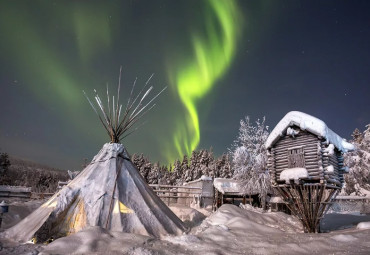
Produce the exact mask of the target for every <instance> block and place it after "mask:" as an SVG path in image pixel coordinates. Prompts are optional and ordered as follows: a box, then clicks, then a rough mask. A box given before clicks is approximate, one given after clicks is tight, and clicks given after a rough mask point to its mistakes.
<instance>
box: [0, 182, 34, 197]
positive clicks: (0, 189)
mask: <svg viewBox="0 0 370 255" xmlns="http://www.w3.org/2000/svg"><path fill="white" fill-rule="evenodd" d="M31 193H32V192H31V188H30V187H23V186H4V185H1V186H0V198H19V199H30V198H31Z"/></svg>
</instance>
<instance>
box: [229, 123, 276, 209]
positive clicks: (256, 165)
mask: <svg viewBox="0 0 370 255" xmlns="http://www.w3.org/2000/svg"><path fill="white" fill-rule="evenodd" d="M268 135H269V133H268V126H266V125H265V118H263V119H262V120H259V119H258V120H257V121H256V122H255V124H254V125H253V123H251V122H250V119H249V117H248V116H247V117H246V118H245V119H244V120H240V128H239V134H238V136H237V138H236V140H235V141H234V143H233V145H232V148H231V149H230V154H231V157H232V167H233V170H234V176H233V177H234V178H235V179H238V180H241V181H244V182H245V191H246V192H247V193H250V194H253V193H256V192H257V193H258V194H259V196H260V198H261V201H262V204H263V205H264V204H265V199H266V196H267V194H268V193H269V192H270V190H271V183H270V176H269V173H268V170H267V151H266V148H265V142H266V139H267V137H268Z"/></svg>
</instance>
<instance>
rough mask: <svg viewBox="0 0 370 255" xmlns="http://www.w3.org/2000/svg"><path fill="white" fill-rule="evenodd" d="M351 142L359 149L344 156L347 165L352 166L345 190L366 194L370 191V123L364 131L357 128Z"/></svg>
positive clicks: (346, 178)
mask: <svg viewBox="0 0 370 255" xmlns="http://www.w3.org/2000/svg"><path fill="white" fill-rule="evenodd" d="M351 142H352V143H353V144H354V145H355V146H356V148H357V150H356V151H353V152H350V153H347V154H345V156H344V161H345V165H347V166H348V167H349V168H350V171H349V174H347V175H345V182H346V185H345V192H346V193H347V194H351V193H355V194H356V195H366V194H365V193H369V192H367V191H370V124H368V125H366V130H365V131H364V132H363V133H361V132H360V131H359V130H358V129H357V128H356V129H355V131H354V132H353V134H352V141H351Z"/></svg>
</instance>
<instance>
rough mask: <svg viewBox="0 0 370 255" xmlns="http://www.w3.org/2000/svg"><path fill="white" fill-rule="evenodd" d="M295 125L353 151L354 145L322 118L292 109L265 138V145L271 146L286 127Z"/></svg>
mask: <svg viewBox="0 0 370 255" xmlns="http://www.w3.org/2000/svg"><path fill="white" fill-rule="evenodd" d="M293 125H296V126H298V127H299V128H300V129H302V130H306V131H308V132H310V133H312V134H315V135H317V136H321V137H323V138H325V139H326V141H327V142H328V143H331V144H333V145H334V146H335V147H336V148H337V149H338V150H340V151H343V152H347V151H353V150H354V149H355V146H354V145H353V144H351V143H349V142H347V141H346V140H345V139H343V138H341V137H340V136H339V135H337V134H336V133H334V132H333V131H332V130H331V129H330V128H328V126H327V125H326V124H325V122H323V121H322V120H320V119H318V118H315V117H313V116H311V115H308V114H306V113H303V112H298V111H292V112H288V113H287V114H286V115H285V116H284V118H282V119H281V120H280V122H279V123H278V124H277V125H276V127H275V128H274V129H273V130H272V132H271V134H270V135H269V137H268V138H267V140H266V143H265V146H266V148H267V149H269V148H271V147H272V146H273V145H274V144H275V143H276V142H277V141H278V140H279V139H280V137H282V136H283V135H284V134H285V132H286V130H287V129H288V127H290V126H293Z"/></svg>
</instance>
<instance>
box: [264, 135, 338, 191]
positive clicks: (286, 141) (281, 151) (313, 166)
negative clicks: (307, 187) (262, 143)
mask: <svg viewBox="0 0 370 255" xmlns="http://www.w3.org/2000/svg"><path fill="white" fill-rule="evenodd" d="M327 147H328V144H327V143H326V142H325V140H324V139H321V138H320V137H318V136H316V135H313V134H311V133H309V132H306V131H302V130H300V132H299V134H298V135H296V136H295V137H291V136H288V135H286V136H283V137H281V138H280V140H279V141H277V142H276V143H275V145H274V146H273V147H272V148H271V149H269V151H268V162H267V164H268V169H269V170H270V175H271V179H272V182H273V185H277V184H278V183H285V182H284V180H280V174H281V172H282V171H283V170H285V169H287V168H293V167H304V168H306V169H307V171H308V174H309V181H311V182H312V181H313V182H321V183H325V182H327V183H330V184H333V185H336V186H338V187H340V186H341V183H343V171H341V170H340V169H344V166H343V157H342V155H341V153H340V152H339V151H338V150H337V149H335V151H334V154H332V155H329V154H330V153H328V152H325V149H326V148H327ZM300 148H303V153H304V162H303V164H302V163H300V162H298V164H302V165H299V166H292V163H291V160H289V154H291V153H292V150H294V151H298V152H299V151H302V149H300ZM330 165H332V166H333V169H334V172H330V171H328V169H327V167H328V166H330Z"/></svg>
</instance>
